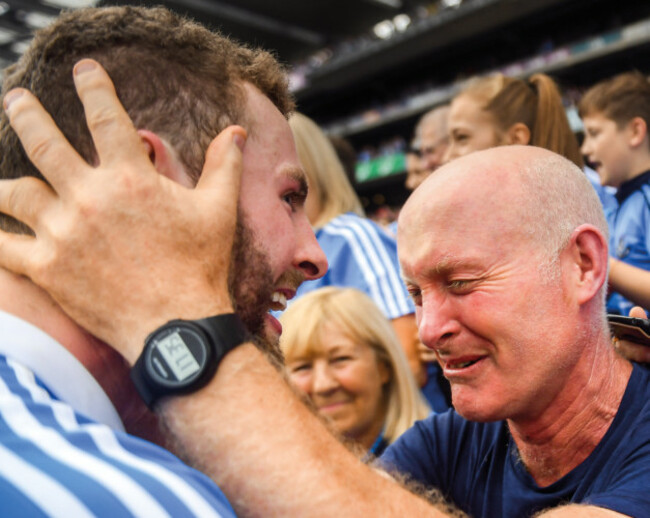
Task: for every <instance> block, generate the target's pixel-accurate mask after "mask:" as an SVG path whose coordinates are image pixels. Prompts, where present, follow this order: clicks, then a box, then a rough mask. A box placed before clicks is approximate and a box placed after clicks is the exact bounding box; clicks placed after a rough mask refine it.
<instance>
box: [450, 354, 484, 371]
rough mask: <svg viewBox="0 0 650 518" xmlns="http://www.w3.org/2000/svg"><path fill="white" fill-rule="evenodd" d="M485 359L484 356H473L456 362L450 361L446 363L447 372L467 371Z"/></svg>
mask: <svg viewBox="0 0 650 518" xmlns="http://www.w3.org/2000/svg"><path fill="white" fill-rule="evenodd" d="M483 358H484V357H483V356H473V357H471V358H470V357H465V358H457V359H454V360H448V361H446V362H445V370H460V369H467V368H468V367H471V366H472V365H474V364H475V363H477V362H479V361H481V360H482V359H483Z"/></svg>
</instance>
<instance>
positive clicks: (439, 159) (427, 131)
mask: <svg viewBox="0 0 650 518" xmlns="http://www.w3.org/2000/svg"><path fill="white" fill-rule="evenodd" d="M418 140H419V149H418V151H419V156H418V155H414V154H409V156H407V176H406V182H405V185H406V188H407V189H408V190H410V191H413V190H415V189H416V188H417V187H418V186H419V185H420V184H421V183H422V182H423V181H424V180H425V178H426V177H427V176H429V175H430V174H431V173H432V172H433V171H435V170H436V169H438V167H440V166H441V165H442V164H443V161H444V157H445V154H446V153H447V147H448V143H449V139H448V137H447V134H446V131H445V128H444V127H441V125H440V123H439V122H438V121H436V120H433V121H430V122H429V123H428V124H423V125H422V126H421V127H420V133H419V139H418ZM411 157H412V158H411Z"/></svg>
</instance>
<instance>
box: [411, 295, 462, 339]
mask: <svg viewBox="0 0 650 518" xmlns="http://www.w3.org/2000/svg"><path fill="white" fill-rule="evenodd" d="M416 317H417V322H418V333H419V335H420V341H421V342H422V343H423V344H424V345H426V346H427V347H428V348H430V349H436V348H438V347H441V346H443V345H444V343H445V342H446V341H448V340H449V339H450V338H451V337H453V336H455V335H456V334H458V332H459V331H460V324H459V323H458V320H457V317H456V315H455V313H454V311H453V308H452V306H451V303H450V302H449V301H448V300H445V298H444V297H442V296H440V295H429V296H427V297H423V299H422V305H421V306H420V307H418V308H417V309H416Z"/></svg>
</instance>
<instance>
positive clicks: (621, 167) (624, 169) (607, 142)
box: [580, 113, 650, 187]
mask: <svg viewBox="0 0 650 518" xmlns="http://www.w3.org/2000/svg"><path fill="white" fill-rule="evenodd" d="M582 122H583V124H584V127H585V138H584V141H583V144H582V147H581V148H580V151H581V152H582V154H583V155H585V157H586V158H587V160H588V161H589V163H590V164H592V165H593V167H594V169H595V170H596V171H597V172H598V174H599V176H600V183H602V184H603V185H611V186H613V187H620V185H621V184H622V183H623V182H626V181H627V180H630V179H631V178H634V177H635V176H637V175H639V174H641V173H642V172H644V171H646V170H647V169H648V168H649V167H650V151H648V150H649V149H650V147H649V146H648V141H647V128H646V127H645V123H644V122H643V119H641V118H640V117H635V118H634V119H632V120H631V121H629V122H628V123H627V124H624V125H621V126H620V127H619V125H618V124H617V123H616V122H615V121H613V120H612V119H609V118H607V117H605V115H603V114H602V113H592V114H590V115H586V116H585V117H583V120H582ZM644 141H645V142H644ZM637 150H638V151H637ZM644 150H645V151H646V152H643V151H644Z"/></svg>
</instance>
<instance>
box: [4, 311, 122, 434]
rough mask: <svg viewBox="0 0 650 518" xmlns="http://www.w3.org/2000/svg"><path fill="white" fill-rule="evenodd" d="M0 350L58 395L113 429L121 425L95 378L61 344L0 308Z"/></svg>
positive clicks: (117, 428) (83, 412)
mask: <svg viewBox="0 0 650 518" xmlns="http://www.w3.org/2000/svg"><path fill="white" fill-rule="evenodd" d="M0 329H2V335H3V338H2V339H1V340H0V354H2V355H4V356H7V357H9V358H12V359H13V360H15V361H17V362H19V363H22V364H23V365H24V366H26V367H28V368H29V369H30V370H31V371H32V372H33V373H34V374H35V375H36V376H37V377H38V378H39V379H40V380H41V381H42V382H43V383H44V384H45V385H46V386H47V387H48V389H50V390H51V391H52V392H53V393H54V394H56V396H57V397H58V398H60V399H61V400H62V401H65V402H66V403H68V404H69V405H70V406H72V407H73V408H74V409H75V410H76V411H78V412H79V413H82V414H84V415H86V416H88V417H89V418H91V419H93V420H95V421H97V422H99V423H102V424H105V425H107V426H109V427H110V428H112V429H113V430H119V431H123V430H124V425H123V424H122V421H121V420H120V417H119V415H118V413H117V411H116V410H115V407H114V406H113V404H112V403H111V401H110V399H109V398H108V396H107V395H106V393H105V392H104V391H103V390H102V388H101V387H100V385H99V383H97V380H95V378H93V376H92V375H91V374H90V373H89V372H88V371H87V370H86V368H85V367H84V366H83V365H82V364H81V362H79V360H77V359H76V358H75V357H74V356H73V355H72V354H71V353H70V352H69V351H68V350H67V349H66V348H65V347H63V346H62V345H61V344H60V343H58V342H57V341H56V340H54V339H53V338H52V337H51V336H49V335H48V334H46V333H44V332H43V331H41V330H40V329H39V328H37V327H35V326H33V325H32V324H30V323H28V322H25V321H24V320H22V319H20V318H17V317H15V316H13V315H10V314H9V313H5V312H4V311H0Z"/></svg>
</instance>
